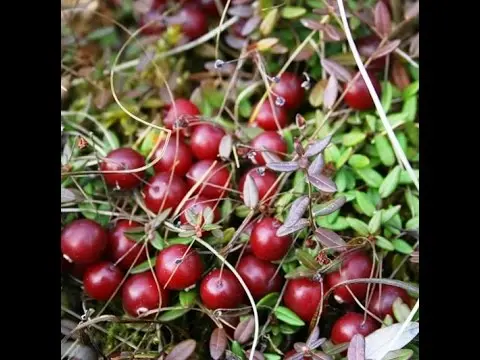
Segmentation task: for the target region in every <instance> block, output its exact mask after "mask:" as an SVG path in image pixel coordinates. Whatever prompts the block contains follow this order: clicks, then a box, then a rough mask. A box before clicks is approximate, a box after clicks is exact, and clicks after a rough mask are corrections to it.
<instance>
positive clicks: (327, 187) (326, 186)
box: [307, 175, 337, 193]
mask: <svg viewBox="0 0 480 360" xmlns="http://www.w3.org/2000/svg"><path fill="white" fill-rule="evenodd" d="M307 178H308V181H309V182H310V183H311V184H312V185H313V186H315V187H316V188H317V189H318V190H320V191H323V192H326V193H333V192H335V191H337V186H336V185H335V183H334V182H333V181H332V179H330V178H328V177H326V176H324V175H317V176H312V175H308V176H307Z"/></svg>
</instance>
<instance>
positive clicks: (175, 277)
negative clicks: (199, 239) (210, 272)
mask: <svg viewBox="0 0 480 360" xmlns="http://www.w3.org/2000/svg"><path fill="white" fill-rule="evenodd" d="M187 250H188V246H186V245H182V244H177V245H172V246H170V247H168V248H166V249H163V250H162V251H160V252H159V253H158V256H157V261H156V264H155V272H156V274H157V279H158V281H159V283H160V284H162V286H165V285H166V288H167V289H172V290H183V289H185V288H188V287H190V286H192V285H193V284H195V283H196V282H197V281H198V280H199V279H200V277H201V276H202V272H203V263H202V260H201V259H200V255H198V253H197V252H196V251H195V250H194V249H190V250H189V251H188V253H187ZM184 254H186V255H185V257H184ZM182 257H184V258H183V260H181V259H182Z"/></svg>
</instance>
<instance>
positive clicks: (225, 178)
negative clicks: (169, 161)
mask: <svg viewBox="0 0 480 360" xmlns="http://www.w3.org/2000/svg"><path fill="white" fill-rule="evenodd" d="M213 161H214V160H201V161H198V162H197V163H195V164H193V165H192V167H191V168H190V170H188V173H187V175H186V177H187V184H188V186H189V187H192V186H194V185H195V184H196V183H197V182H199V181H200V179H201V178H202V176H203V175H204V174H205V173H206V172H207V171H208V169H209V168H210V166H212V164H213ZM229 177H230V172H229V171H228V169H227V168H226V167H225V166H224V165H223V164H222V163H219V162H217V163H216V164H215V165H214V166H213V168H212V169H211V170H210V171H209V174H208V175H207V177H206V179H205V180H203V181H201V185H200V186H199V187H198V188H197V193H200V195H203V196H205V197H208V198H210V199H218V198H220V197H222V194H223V193H224V192H225V190H224V188H226V187H227V186H228V183H229ZM207 183H208V184H209V185H205V184H207ZM227 192H228V190H227Z"/></svg>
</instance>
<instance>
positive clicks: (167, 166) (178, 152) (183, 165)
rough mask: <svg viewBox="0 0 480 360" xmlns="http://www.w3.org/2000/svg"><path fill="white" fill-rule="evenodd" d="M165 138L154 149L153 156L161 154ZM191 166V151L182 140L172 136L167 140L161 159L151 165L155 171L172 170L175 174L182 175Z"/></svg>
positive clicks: (156, 156)
mask: <svg viewBox="0 0 480 360" xmlns="http://www.w3.org/2000/svg"><path fill="white" fill-rule="evenodd" d="M164 146H165V140H162V141H161V142H160V143H159V144H158V147H157V149H156V150H155V158H158V157H160V156H161V155H162V150H163V147H164ZM191 166H192V152H191V151H190V147H189V146H188V145H187V144H185V143H184V142H183V140H181V139H179V138H176V137H172V138H170V140H169V141H168V143H167V145H166V148H165V150H164V153H163V155H162V156H161V159H160V160H159V161H158V162H157V163H155V165H153V168H154V169H155V172H157V173H159V172H168V173H170V172H171V171H172V169H174V170H173V172H174V174H175V175H178V176H184V175H185V174H186V173H187V171H188V169H190V167H191Z"/></svg>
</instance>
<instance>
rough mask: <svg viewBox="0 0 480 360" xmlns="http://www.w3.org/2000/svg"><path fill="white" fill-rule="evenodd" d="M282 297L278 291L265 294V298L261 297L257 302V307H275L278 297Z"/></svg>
mask: <svg viewBox="0 0 480 360" xmlns="http://www.w3.org/2000/svg"><path fill="white" fill-rule="evenodd" d="M279 297H280V294H279V293H278V292H274V293H270V294H268V295H265V296H264V297H263V298H261V299H260V300H259V301H258V302H257V307H262V306H264V307H269V308H273V307H274V306H275V304H276V303H277V301H278V298H279Z"/></svg>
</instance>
